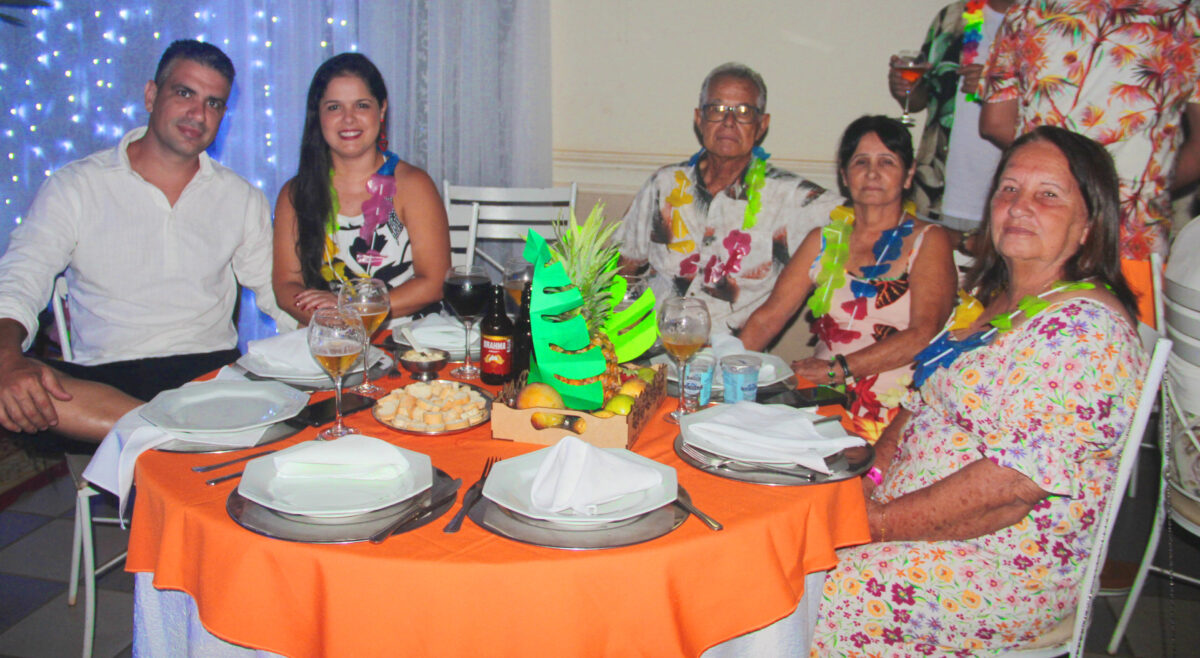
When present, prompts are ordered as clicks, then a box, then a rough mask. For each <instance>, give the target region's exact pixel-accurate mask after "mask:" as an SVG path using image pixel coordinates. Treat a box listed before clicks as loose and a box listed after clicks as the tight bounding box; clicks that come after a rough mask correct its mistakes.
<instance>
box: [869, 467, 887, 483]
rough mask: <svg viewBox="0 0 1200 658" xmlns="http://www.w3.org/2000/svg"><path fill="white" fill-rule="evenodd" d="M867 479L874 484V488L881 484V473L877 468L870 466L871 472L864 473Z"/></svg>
mask: <svg viewBox="0 0 1200 658" xmlns="http://www.w3.org/2000/svg"><path fill="white" fill-rule="evenodd" d="M866 476H867V479H869V480H871V481H872V482H874V483H875V486H877V487H878V486H879V485H881V484H883V471H881V470H879V467H878V466H872V467H871V470H869V471H867V472H866Z"/></svg>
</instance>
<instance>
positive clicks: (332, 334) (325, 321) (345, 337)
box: [308, 308, 367, 440]
mask: <svg viewBox="0 0 1200 658" xmlns="http://www.w3.org/2000/svg"><path fill="white" fill-rule="evenodd" d="M366 340H367V332H366V330H365V329H363V323H362V319H361V318H360V317H358V313H357V312H356V311H355V310H354V309H351V308H321V309H317V310H316V311H315V312H314V313H313V315H312V319H311V320H310V321H309V323H308V351H309V352H311V353H312V356H313V359H315V360H316V362H317V363H319V364H320V365H321V368H322V369H323V370H324V371H325V372H326V374H328V375H329V378H330V379H332V380H333V392H334V393H333V394H334V396H335V397H334V404H335V405H336V408H337V420H335V421H334V423H333V426H332V427H330V428H329V429H327V430H325V431H324V432H321V433H320V434H318V435H317V438H318V439H321V440H328V439H336V438H338V437H339V436H345V435H347V434H350V433H352V432H354V431H356V430H355V429H354V428H352V427H346V425H345V424H343V423H342V377H344V376H345V374H346V372H347V371H349V370H350V368H352V367H353V366H354V362H355V361H357V360H358V357H359V356H361V355H362V353H363V344H364V343H365V342H366Z"/></svg>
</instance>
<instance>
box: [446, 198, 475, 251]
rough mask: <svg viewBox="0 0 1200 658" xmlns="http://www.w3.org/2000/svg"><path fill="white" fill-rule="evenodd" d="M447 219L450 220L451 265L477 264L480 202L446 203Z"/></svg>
mask: <svg viewBox="0 0 1200 658" xmlns="http://www.w3.org/2000/svg"><path fill="white" fill-rule="evenodd" d="M446 219H447V220H449V222H450V265H451V266H459V265H461V266H464V267H470V266H472V265H474V264H475V228H476V226H478V223H479V204H478V203H472V204H471V205H462V204H455V205H453V206H451V205H450V204H446Z"/></svg>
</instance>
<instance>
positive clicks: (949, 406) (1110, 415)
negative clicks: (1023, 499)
mask: <svg viewBox="0 0 1200 658" xmlns="http://www.w3.org/2000/svg"><path fill="white" fill-rule="evenodd" d="M1144 372H1145V355H1144V354H1143V352H1142V350H1141V345H1140V342H1139V340H1138V337H1137V334H1136V333H1135V332H1134V330H1133V329H1132V328H1131V327H1130V326H1129V323H1128V322H1126V321H1125V319H1124V318H1123V316H1122V315H1121V314H1120V313H1118V312H1116V311H1114V310H1113V309H1111V308H1109V307H1108V306H1106V305H1104V304H1102V303H1100V302H1098V301H1095V300H1092V299H1089V298H1083V297H1077V298H1073V299H1068V300H1064V301H1060V302H1057V303H1055V304H1052V305H1051V306H1050V307H1048V308H1047V309H1046V310H1044V311H1043V312H1042V313H1040V314H1038V315H1037V316H1035V317H1033V318H1031V319H1030V320H1028V321H1027V322H1025V323H1024V324H1022V325H1020V326H1018V327H1016V328H1014V329H1013V330H1012V331H1011V332H1008V333H1004V334H1001V335H1000V336H999V337H998V338H997V339H996V340H995V342H993V343H992V344H990V345H985V346H983V347H980V348H979V349H976V350H974V351H971V352H966V353H964V354H963V355H961V356H960V357H959V358H958V359H957V360H956V361H955V362H954V363H953V364H952V365H951V366H950V367H949V368H943V369H939V370H938V371H937V372H936V373H935V374H934V375H933V376H931V377H930V378H929V380H928V381H926V382H925V385H924V386H923V387H922V388H921V391H920V396H918V397H919V402H918V403H917V408H916V409H915V410H914V412H913V415H912V417H911V419H910V420H909V422H908V424H907V425H906V427H905V429H904V435H903V437H902V438H901V440H900V444H899V446H898V450H897V453H896V456H895V458H894V459H893V461H892V463H891V465H890V466H889V467H888V470H887V473H886V474H885V475H884V481H883V483H882V484H881V485H880V486H879V487H878V488H877V489H876V490H875V493H874V497H875V499H877V500H879V501H881V502H887V501H890V500H893V499H895V498H898V497H900V496H903V495H905V494H907V493H910V492H913V491H916V490H918V489H922V488H925V487H928V486H930V485H932V484H933V483H935V482H937V481H939V480H942V479H944V478H946V477H949V476H951V475H953V474H954V473H955V472H957V471H958V470H960V469H962V468H963V467H965V466H967V465H968V464H970V463H972V462H975V461H977V460H980V459H990V460H991V461H993V462H994V463H996V464H998V465H1000V466H1003V467H1005V468H1010V469H1013V470H1015V471H1017V472H1019V473H1021V474H1022V475H1025V476H1026V477H1028V478H1029V479H1030V480H1032V481H1033V482H1034V483H1035V484H1036V485H1037V486H1038V487H1040V488H1041V489H1042V490H1043V491H1046V492H1048V493H1049V494H1050V496H1049V497H1048V498H1046V499H1045V500H1043V501H1042V502H1040V503H1039V504H1037V505H1036V506H1035V507H1034V509H1033V510H1032V511H1031V512H1030V513H1029V514H1028V515H1027V516H1026V517H1025V518H1024V519H1022V520H1020V521H1018V522H1017V523H1015V524H1013V525H1011V526H1009V527H1007V528H1003V529H1000V530H997V531H995V532H993V533H991V534H987V535H983V536H981V537H977V538H974V539H969V540H965V541H928V542H921V541H899V542H884V543H875V544H868V545H866V546H858V547H853V548H846V549H842V550H840V551H838V557H839V559H840V562H839V564H838V566H837V568H836V569H835V570H834V571H833V572H831V574H830V577H829V578H827V579H826V583H825V589H824V592H823V595H824V597H823V600H822V603H821V619H820V621H819V622H818V625H817V630H816V636H815V640H814V653H817V654H819V655H845V656H866V655H938V656H943V655H990V654H993V653H1002V652H1003V651H1004V650H1006V649H1011V648H1014V647H1017V646H1019V645H1021V644H1022V643H1028V642H1030V641H1032V640H1033V639H1035V638H1036V637H1038V636H1039V635H1041V634H1043V633H1044V632H1045V631H1047V630H1049V629H1050V628H1052V627H1053V626H1054V625H1056V624H1057V623H1058V622H1059V621H1061V620H1062V619H1064V618H1065V617H1066V616H1067V615H1069V614H1071V613H1072V612H1073V611H1074V606H1075V602H1076V593H1077V592H1078V586H1079V579H1080V578H1082V577H1083V570H1084V566H1085V564H1086V560H1087V556H1088V554H1089V553H1090V551H1091V549H1092V545H1093V541H1094V536H1093V535H1094V529H1095V524H1096V522H1097V521H1098V520H1099V519H1098V516H1099V514H1100V512H1101V506H1102V505H1103V503H1104V501H1105V500H1106V499H1107V498H1108V496H1109V495H1110V491H1111V489H1112V486H1113V484H1114V479H1115V475H1116V469H1117V464H1118V461H1119V457H1120V447H1121V444H1120V441H1121V439H1122V437H1123V434H1124V432H1125V430H1126V428H1127V426H1128V425H1129V422H1130V420H1131V418H1132V416H1133V410H1134V407H1135V406H1136V404H1137V397H1138V394H1139V393H1140V389H1141V379H1140V378H1141V377H1142V376H1143V374H1144Z"/></svg>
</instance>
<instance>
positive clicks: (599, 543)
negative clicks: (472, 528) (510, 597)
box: [467, 486, 691, 551]
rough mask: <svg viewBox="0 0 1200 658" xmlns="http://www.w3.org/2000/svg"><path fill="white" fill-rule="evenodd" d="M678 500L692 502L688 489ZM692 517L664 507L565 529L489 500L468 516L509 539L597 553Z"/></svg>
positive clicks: (656, 535)
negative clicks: (627, 516) (626, 517)
mask: <svg viewBox="0 0 1200 658" xmlns="http://www.w3.org/2000/svg"><path fill="white" fill-rule="evenodd" d="M679 498H683V499H685V500H688V501H690V500H691V496H689V495H688V492H687V489H684V488H683V487H682V486H681V487H679ZM688 516H690V513H689V512H688V511H687V510H684V509H683V508H681V507H680V506H678V505H676V504H675V503H671V504H669V505H664V506H662V507H660V508H658V509H655V510H651V511H649V512H646V513H645V514H641V515H638V516H635V517H633V518H630V519H623V520H621V521H613V522H610V523H600V524H596V525H583V526H578V525H562V524H556V523H553V522H551V521H541V520H538V519H533V518H530V517H528V516H525V515H523V514H520V513H518V512H514V511H513V510H510V509H507V508H505V507H501V506H500V505H497V504H496V503H495V502H494V501H492V500H489V499H487V498H480V499H479V502H477V503H475V505H474V506H473V507H472V508H471V511H470V512H468V513H467V517H468V518H470V519H471V520H472V521H474V522H475V525H477V526H479V527H481V528H483V529H484V530H487V531H488V532H490V533H492V534H495V535H499V536H501V537H504V538H506V539H511V540H513V541H519V542H521V543H523V544H532V545H534V546H542V547H544V548H562V549H567V550H576V551H580V550H594V549H601V548H620V547H621V546H633V545H634V544H641V543H643V542H648V541H650V540H652V539H658V538H659V537H662V536H663V535H665V534H667V533H669V532H671V531H672V530H674V529H675V528H678V527H679V526H680V525H682V524H683V522H684V521H686V520H687V517H688Z"/></svg>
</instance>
